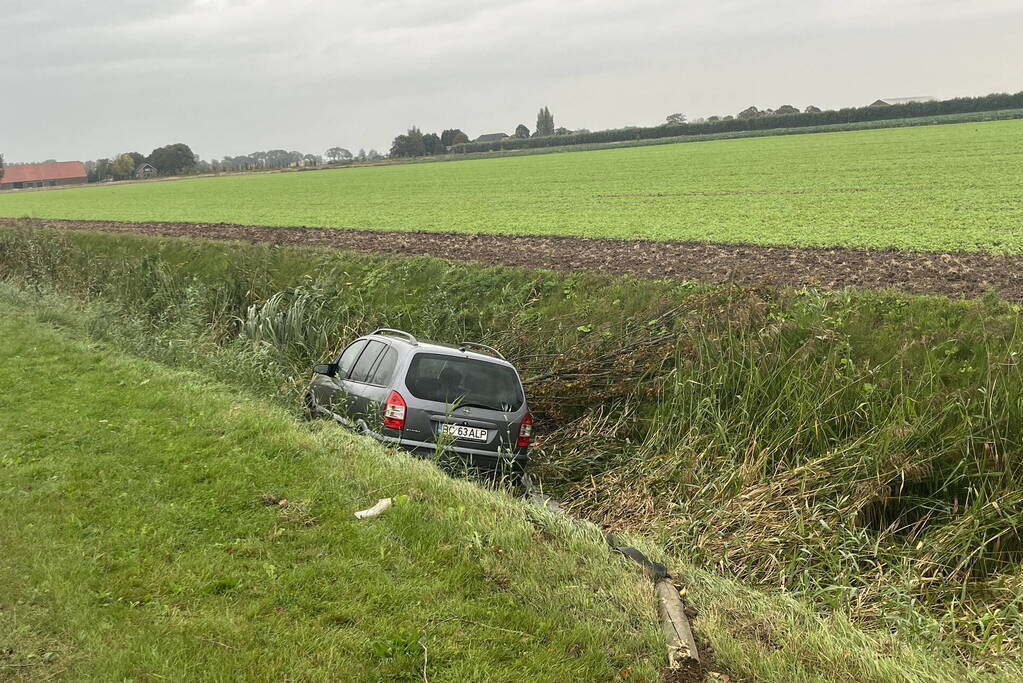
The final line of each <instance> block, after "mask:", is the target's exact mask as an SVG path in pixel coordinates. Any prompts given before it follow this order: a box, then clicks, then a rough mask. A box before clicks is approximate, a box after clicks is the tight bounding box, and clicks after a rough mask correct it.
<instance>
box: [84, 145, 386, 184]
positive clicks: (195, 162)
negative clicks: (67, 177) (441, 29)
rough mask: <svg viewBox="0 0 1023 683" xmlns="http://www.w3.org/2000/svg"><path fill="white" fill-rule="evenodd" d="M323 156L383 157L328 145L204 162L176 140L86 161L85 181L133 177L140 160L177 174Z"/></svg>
mask: <svg viewBox="0 0 1023 683" xmlns="http://www.w3.org/2000/svg"><path fill="white" fill-rule="evenodd" d="M325 157H326V159H327V160H328V162H327V163H330V164H344V163H352V162H356V161H376V160H379V159H383V158H384V156H383V155H382V154H380V153H379V152H377V151H376V150H375V149H371V150H369V151H368V152H367V151H366V150H364V149H360V150H359V151H358V153H357V154H352V153H351V152H349V151H348V150H347V149H344V148H342V147H331V148H330V149H328V150H327V151H326V152H325V154H324V155H322V156H321V155H319V154H306V153H303V152H298V151H294V150H292V151H288V150H285V149H270V150H266V151H257V152H252V153H250V154H241V155H239V156H225V157H223V158H222V159H216V158H214V159H210V160H209V161H205V160H203V159H200V158H199V157H198V155H196V154H195V153H193V152H192V148H191V147H189V146H188V145H186V144H184V143H181V142H179V143H175V144H173V145H166V146H164V147H158V148H157V149H154V150H153V151H152V152H151V153H150V154H149V155H148V156H146V155H143V154H140V153H139V152H124V153H122V154H117V155H114V156H113V157H110V158H103V159H94V160H91V161H86V162H85V170H86V172H87V173H88V180H89V182H90V183H95V182H105V181H109V180H130V179H132V178H135V177H136V173H137V171H138V169H139V167H140V166H141V165H142V164H143V163H148V164H150V165H151V166H152V167H153V169H154V170H155V174H156V175H161V176H180V175H201V174H206V173H235V172H242V171H264V170H274V169H282V168H295V167H315V166H321V165H323V163H324V158H325Z"/></svg>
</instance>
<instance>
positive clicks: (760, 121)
mask: <svg viewBox="0 0 1023 683" xmlns="http://www.w3.org/2000/svg"><path fill="white" fill-rule="evenodd" d="M1020 108H1023V92H1018V93H1015V94H1007V93H994V94H991V95H984V96H982V97H956V98H953V99H949V100H935V101H933V102H907V103H904V104H892V105H870V106H866V107H848V108H845V109H837V110H836V109H829V110H824V111H822V110H821V109H819V108H817V107H814V106H810V107H807V108H806V109H805V110H804V111H802V112H801V111H799V110H798V109H796V108H795V107H793V106H791V105H783V106H781V107H779V108H778V109H776V110H772V109H765V110H760V109H758V108H757V107H755V106H753V107H747V108H746V109H744V110H743V111H741V112H739V113H738V114H736V115H734V116H732V115H727V116H710V117H707V118H706V119H700V120H698V121H692V122H688V121H686V118H685V115H684V114H672V115H670V116H668V118H667V120H666V121H665V122H664V123H662V124H660V125H658V126H648V127H639V126H630V127H627V128H617V129H612V130H599V131H595V132H590V131H586V130H578V131H574V132H572V131H568V132H563V133H559V131H563V130H564V129H560V128H559V129H555V133H554V134H553V135H535V134H534V135H532V136H530V137H528V138H525V137H509V138H505V139H503V140H496V141H492V142H468V143H463V144H459V145H453V146H452V147H451V148H450V149H449V150H448V151H449V152H451V153H455V154H460V153H466V152H496V151H500V150H506V149H530V148H538V147H553V146H560V145H579V144H590V143H600V142H625V141H628V140H646V139H652V138H664V137H678V136H685V135H706V134H710V133H731V132H743V131H754V130H769V129H773V128H802V127H807V126H822V125H829V124H842V123H857V122H863V121H882V120H885V119H904V118H914V117H919V116H940V115H943V114H968V113H972V112H981V111H997V110H999V109H1020ZM541 111H543V110H541ZM552 123H553V122H552ZM538 124H539V122H538ZM538 127H539V125H538Z"/></svg>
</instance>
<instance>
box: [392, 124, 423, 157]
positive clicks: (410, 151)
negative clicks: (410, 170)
mask: <svg viewBox="0 0 1023 683" xmlns="http://www.w3.org/2000/svg"><path fill="white" fill-rule="evenodd" d="M425 154H426V145H425V143H424V142H423V132H422V131H421V130H419V129H418V128H416V127H415V126H412V127H411V128H409V129H408V132H407V133H405V134H404V135H399V136H397V137H396V138H394V142H392V143H391V156H392V157H421V156H423V155H425Z"/></svg>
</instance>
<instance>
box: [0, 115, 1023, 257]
mask: <svg viewBox="0 0 1023 683" xmlns="http://www.w3.org/2000/svg"><path fill="white" fill-rule="evenodd" d="M1021 183H1023V121H1018V120H1017V121H995V122H986V123H970V124H956V125H946V126H931V127H915V128H895V129H885V130H871V131H856V132H843V133H826V134H811V135H798V136H775V137H765V138H750V139H741V140H719V141H713V142H705V143H698V144H677V145H658V146H651V147H638V148H630V149H616V150H605V151H590V152H571V153H565V154H550V155H536V156H523V157H514V158H504V159H481V160H469V161H455V162H450V163H442V164H409V165H394V166H385V167H367V168H353V169H346V170H339V171H323V172H313V173H284V174H269V175H250V176H238V177H219V178H203V179H194V180H181V181H174V182H160V183H135V184H125V185H118V186H110V187H87V188H77V189H66V190H59V191H50V192H23V193H8V194H5V195H2V196H0V215H2V216H34V217H43V218H71V219H111V220H130V221H136V220H137V221H146V220H166V221H196V222H229V223H248V224H264V225H313V226H325V227H350V228H370V229H379V230H441V231H454V232H462V233H473V232H491V233H522V234H556V235H585V236H594V237H623V238H651V239H670V240H710V241H721V242H755V243H760V244H798V245H818V246H829V245H847V246H864V247H888V246H894V247H899V248H905V249H962V250H978V249H980V250H985V249H987V250H996V251H1011V252H1018V251H1020V250H1021V249H1023V230H1021V228H1023V204H1021V203H1020V202H1019V201H1018V188H1019V186H1020V184H1021Z"/></svg>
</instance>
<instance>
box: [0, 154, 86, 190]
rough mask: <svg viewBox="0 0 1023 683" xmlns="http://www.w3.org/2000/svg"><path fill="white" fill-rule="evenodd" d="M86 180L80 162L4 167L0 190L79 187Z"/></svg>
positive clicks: (83, 167)
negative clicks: (62, 186) (60, 186)
mask: <svg viewBox="0 0 1023 683" xmlns="http://www.w3.org/2000/svg"><path fill="white" fill-rule="evenodd" d="M86 180H88V174H87V173H86V172H85V166H84V165H83V164H82V162H81V161H52V162H50V163H47V164H17V165H14V166H4V176H3V178H0V190H20V189H21V188H23V187H54V186H56V185H81V184H82V183H84V182H85V181H86Z"/></svg>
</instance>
